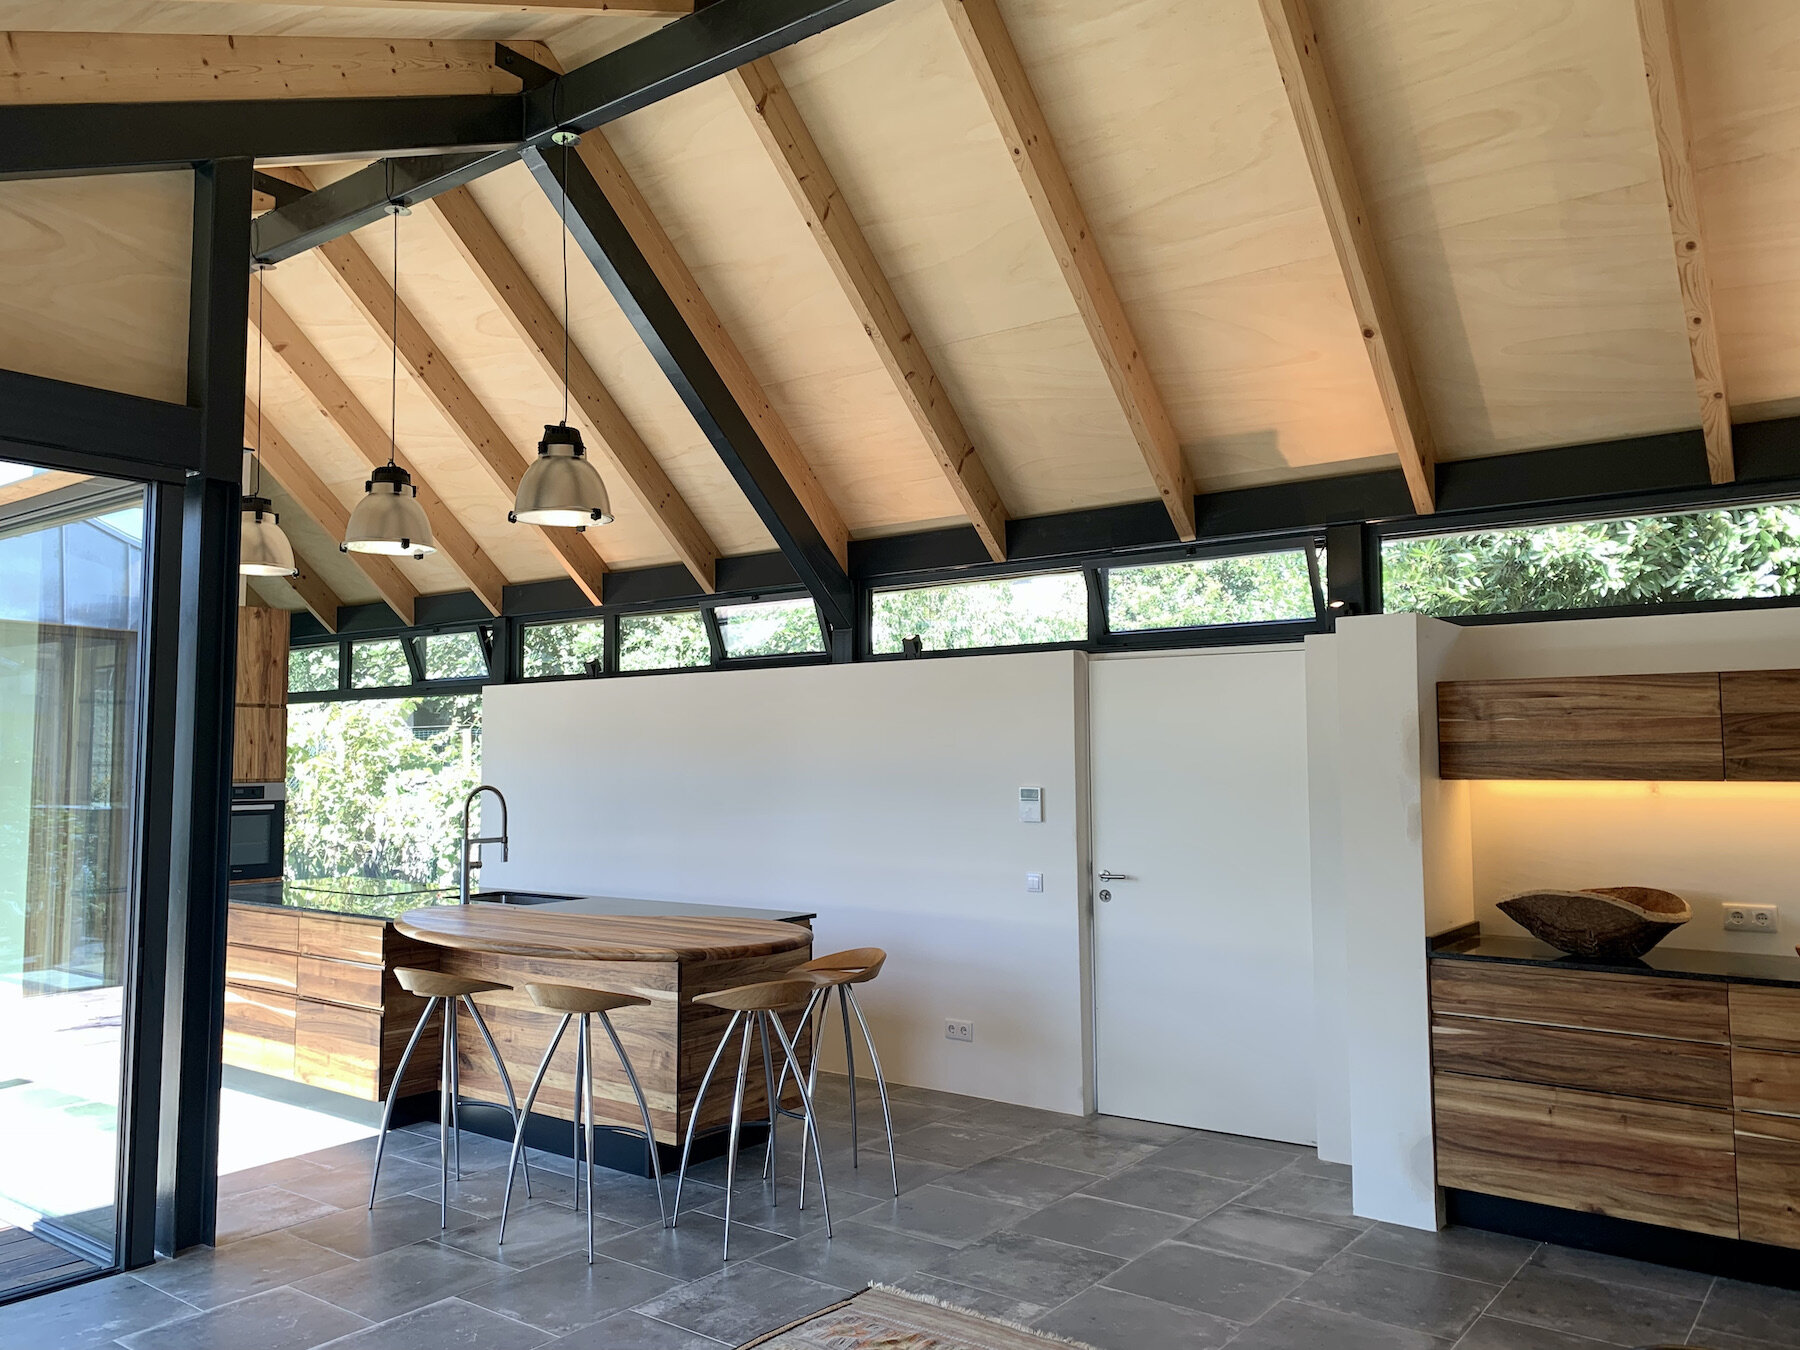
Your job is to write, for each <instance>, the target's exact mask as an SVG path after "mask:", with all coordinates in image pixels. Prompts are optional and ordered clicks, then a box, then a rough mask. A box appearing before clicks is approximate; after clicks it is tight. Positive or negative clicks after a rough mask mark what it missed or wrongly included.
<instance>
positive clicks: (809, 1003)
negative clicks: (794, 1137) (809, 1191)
mask: <svg viewBox="0 0 1800 1350" xmlns="http://www.w3.org/2000/svg"><path fill="white" fill-rule="evenodd" d="M822 992H823V991H822V990H821V991H815V992H814V993H813V995H812V996H811V997H810V998H808V999H807V1000H806V1006H805V1007H804V1008H802V1009H801V1010H800V1020H799V1022H797V1023H796V1024H795V1026H794V1044H795V1045H799V1044H800V1038H801V1037H802V1036H804V1035H805V1034H806V1023H807V1021H808V1019H810V1018H811V1017H812V1015H813V1010H814V1009H815V1008H817V1007H818V1003H819V995H820V993H822ZM787 1080H788V1066H787V1061H786V1060H783V1061H782V1062H781V1072H780V1073H779V1074H777V1075H776V1079H775V1096H774V1100H775V1102H776V1103H777V1105H776V1107H775V1110H776V1111H777V1112H778V1113H779V1114H781V1115H784V1116H786V1117H787V1118H788V1119H789V1120H804V1119H805V1115H804V1114H803V1113H802V1112H799V1111H790V1110H789V1109H788V1108H787V1107H785V1106H782V1105H780V1104H779V1103H780V1101H781V1098H782V1096H783V1094H785V1093H786V1092H787ZM774 1156H775V1155H774V1151H773V1141H772V1140H771V1149H770V1151H769V1152H768V1153H767V1154H765V1155H764V1157H763V1177H764V1178H765V1179H767V1178H769V1177H771V1176H773V1175H774V1171H775V1168H774ZM800 1165H801V1169H802V1171H804V1170H805V1167H806V1131H805V1130H802V1131H801V1132H800Z"/></svg>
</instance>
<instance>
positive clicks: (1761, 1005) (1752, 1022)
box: [1731, 984, 1800, 1053]
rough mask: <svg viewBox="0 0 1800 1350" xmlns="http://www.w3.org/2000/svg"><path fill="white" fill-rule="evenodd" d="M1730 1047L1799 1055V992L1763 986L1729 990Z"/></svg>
mask: <svg viewBox="0 0 1800 1350" xmlns="http://www.w3.org/2000/svg"><path fill="white" fill-rule="evenodd" d="M1731 1043H1732V1045H1733V1046H1743V1047H1746V1048H1750V1049H1758V1050H1788V1051H1793V1052H1795V1053H1800V989H1780V988H1777V987H1776V986H1774V985H1766V984H1734V985H1732V986H1731Z"/></svg>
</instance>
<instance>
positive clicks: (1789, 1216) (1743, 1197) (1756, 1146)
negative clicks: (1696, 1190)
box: [1737, 1113, 1800, 1247]
mask: <svg viewBox="0 0 1800 1350" xmlns="http://www.w3.org/2000/svg"><path fill="white" fill-rule="evenodd" d="M1737 1177H1738V1230H1739V1236H1741V1237H1743V1238H1745V1239H1746V1240H1747V1241H1750V1242H1772V1243H1774V1244H1775V1245H1777V1246H1780V1247H1800V1120H1794V1119H1791V1118H1788V1117H1784V1116H1755V1115H1746V1114H1742V1113H1740V1114H1739V1115H1738V1118H1737Z"/></svg>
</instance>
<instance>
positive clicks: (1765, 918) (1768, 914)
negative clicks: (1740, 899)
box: [1724, 904, 1778, 933]
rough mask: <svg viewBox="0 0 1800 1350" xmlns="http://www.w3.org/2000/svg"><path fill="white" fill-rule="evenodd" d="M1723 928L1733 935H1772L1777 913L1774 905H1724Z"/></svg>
mask: <svg viewBox="0 0 1800 1350" xmlns="http://www.w3.org/2000/svg"><path fill="white" fill-rule="evenodd" d="M1724 910H1725V927H1726V928H1727V929H1729V930H1731V931H1732V932H1734V933H1773V932H1775V931H1776V930H1777V926H1778V925H1777V922H1776V920H1777V915H1778V911H1777V910H1776V908H1775V906H1774V905H1729V904H1728V905H1726V906H1724Z"/></svg>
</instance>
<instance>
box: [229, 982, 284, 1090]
mask: <svg viewBox="0 0 1800 1350" xmlns="http://www.w3.org/2000/svg"><path fill="white" fill-rule="evenodd" d="M295 1003H296V1000H295V998H294V996H293V995H292V994H279V993H275V992H273V991H271V990H268V989H253V988H248V987H245V986H243V985H234V984H227V985H226V986H225V1053H224V1060H225V1062H226V1063H227V1064H230V1065H233V1066H235V1067H237V1068H240V1069H254V1070H255V1071H256V1072H257V1073H266V1074H271V1075H273V1076H274V1077H276V1078H292V1077H293V1076H294V1014H295Z"/></svg>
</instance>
